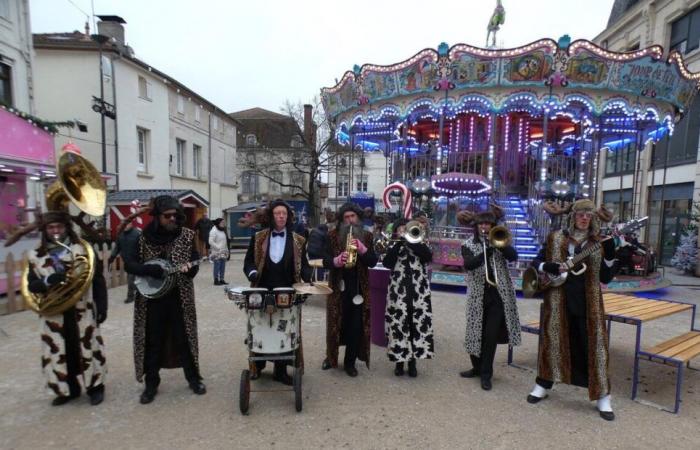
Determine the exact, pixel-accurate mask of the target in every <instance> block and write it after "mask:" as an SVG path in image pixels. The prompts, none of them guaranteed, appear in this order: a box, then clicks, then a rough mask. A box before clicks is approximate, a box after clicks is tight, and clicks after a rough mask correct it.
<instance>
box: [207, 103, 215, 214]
mask: <svg viewBox="0 0 700 450" xmlns="http://www.w3.org/2000/svg"><path fill="white" fill-rule="evenodd" d="M213 112H216V109H214V111H213ZM211 115H212V113H211V112H210V113H209V152H208V153H209V154H208V155H207V159H208V166H209V168H208V170H209V173H208V176H207V179H208V180H209V198H208V199H207V200H209V215H211Z"/></svg>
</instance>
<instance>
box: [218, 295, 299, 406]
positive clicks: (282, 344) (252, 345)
mask: <svg viewBox="0 0 700 450" xmlns="http://www.w3.org/2000/svg"><path fill="white" fill-rule="evenodd" d="M224 290H225V292H226V295H227V297H228V298H229V299H230V300H232V301H233V302H234V303H235V304H236V305H237V306H238V307H239V308H240V309H243V310H245V312H246V315H247V321H246V324H247V325H246V338H245V344H246V346H247V347H248V362H249V363H254V362H256V361H289V362H291V364H292V366H294V374H293V386H292V391H294V398H295V407H296V410H297V411H301V409H302V396H301V395H302V391H301V376H302V373H301V368H298V367H296V362H297V361H296V355H295V353H296V350H297V349H298V348H299V346H300V345H301V307H302V305H303V303H304V300H305V297H306V295H305V294H300V293H297V291H296V290H295V289H294V288H292V287H281V288H275V289H267V288H249V287H226V288H224ZM250 375H251V374H250V370H248V369H245V370H243V372H242V373H241V382H240V392H239V408H240V410H241V413H242V414H247V413H248V408H249V404H250V393H251V392H266V391H265V390H262V389H259V390H252V389H251V383H250ZM275 391H278V389H276V390H275Z"/></svg>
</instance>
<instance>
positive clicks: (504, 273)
mask: <svg viewBox="0 0 700 450" xmlns="http://www.w3.org/2000/svg"><path fill="white" fill-rule="evenodd" d="M464 246H465V247H466V248H467V249H469V250H470V251H471V252H472V254H474V255H483V252H484V249H483V246H482V244H481V243H480V242H479V241H476V242H475V241H474V238H473V237H470V238H467V240H466V241H465V243H464ZM493 258H494V261H495V266H496V273H497V275H498V286H497V289H498V295H500V297H501V301H502V302H503V313H504V315H505V321H506V330H507V331H508V344H510V345H511V346H516V345H520V317H519V316H518V306H517V305H516V303H515V290H514V289H513V280H511V278H510V273H509V271H508V262H507V261H506V259H505V258H504V257H503V255H502V254H501V253H500V252H498V251H496V252H494V256H493ZM466 279H467V329H466V333H465V338H464V348H465V349H466V350H467V353H469V354H470V355H474V356H480V355H481V335H482V327H483V325H484V286H485V284H486V272H485V270H484V265H483V264H482V265H480V266H479V267H477V268H476V269H474V270H468V271H467V273H466Z"/></svg>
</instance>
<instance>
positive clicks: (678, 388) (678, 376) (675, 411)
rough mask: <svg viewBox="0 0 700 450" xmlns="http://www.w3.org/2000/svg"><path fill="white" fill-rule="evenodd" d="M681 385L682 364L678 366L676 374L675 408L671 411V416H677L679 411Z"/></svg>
mask: <svg viewBox="0 0 700 450" xmlns="http://www.w3.org/2000/svg"><path fill="white" fill-rule="evenodd" d="M682 384H683V363H680V364H678V367H677V374H676V407H675V408H674V409H673V414H678V411H679V410H680V409H681V385H682Z"/></svg>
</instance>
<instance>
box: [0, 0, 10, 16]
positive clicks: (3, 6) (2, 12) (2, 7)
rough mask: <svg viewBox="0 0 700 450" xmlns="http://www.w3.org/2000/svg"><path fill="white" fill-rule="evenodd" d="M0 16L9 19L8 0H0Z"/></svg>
mask: <svg viewBox="0 0 700 450" xmlns="http://www.w3.org/2000/svg"><path fill="white" fill-rule="evenodd" d="M0 17H2V18H4V19H8V20H9V19H10V0H0Z"/></svg>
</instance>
